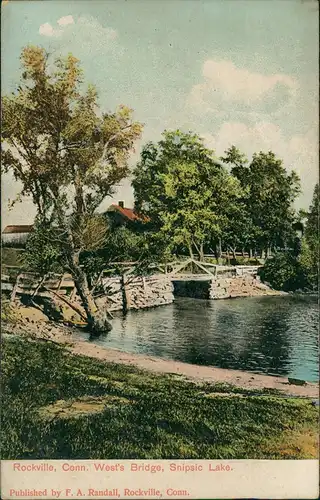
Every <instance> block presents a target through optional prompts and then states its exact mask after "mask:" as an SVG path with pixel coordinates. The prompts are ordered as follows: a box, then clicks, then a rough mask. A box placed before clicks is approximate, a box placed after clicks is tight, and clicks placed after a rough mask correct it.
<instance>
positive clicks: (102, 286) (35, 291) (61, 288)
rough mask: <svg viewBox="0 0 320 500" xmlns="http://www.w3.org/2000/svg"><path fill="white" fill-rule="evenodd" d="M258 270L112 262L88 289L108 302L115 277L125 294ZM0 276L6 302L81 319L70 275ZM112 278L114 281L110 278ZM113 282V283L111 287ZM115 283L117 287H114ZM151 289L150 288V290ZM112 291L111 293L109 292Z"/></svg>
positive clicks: (191, 262) (16, 272)
mask: <svg viewBox="0 0 320 500" xmlns="http://www.w3.org/2000/svg"><path fill="white" fill-rule="evenodd" d="M259 267H261V266H220V265H217V264H212V263H209V262H200V261H197V260H195V259H185V260H176V261H173V262H170V263H166V264H149V265H148V266H145V268H144V267H143V266H141V263H139V262H114V263H111V264H110V265H109V266H108V268H107V269H104V270H103V271H102V272H101V273H100V274H99V276H98V277H97V279H96V280H95V282H94V283H93V284H92V286H91V292H92V295H93V297H94V299H95V300H97V299H98V298H101V297H103V296H104V297H105V298H108V299H109V302H110V303H111V309H110V310H112V308H113V306H112V302H114V300H115V299H116V297H117V294H119V286H120V285H119V283H118V282H117V280H119V277H121V288H123V290H124V292H125V293H126V291H127V290H131V291H132V290H133V289H136V291H138V290H139V289H140V287H142V289H143V290H145V289H146V287H147V289H149V290H150V289H153V290H155V289H157V288H158V289H161V288H162V284H165V283H168V282H169V283H170V281H171V283H174V282H179V281H185V282H187V281H215V280H216V279H218V278H219V277H222V276H223V277H228V278H232V277H237V276H238V277H239V276H256V275H257V273H258V269H259ZM3 269H4V271H5V272H4V274H2V275H1V286H2V291H3V292H7V293H8V294H10V300H11V301H15V299H16V298H17V297H19V296H20V297H21V296H29V302H30V303H34V299H35V297H36V296H38V297H47V298H51V299H54V300H58V301H60V302H62V303H64V304H65V305H67V306H69V307H70V308H72V309H74V310H75V311H76V312H77V313H78V314H80V316H81V317H82V318H85V314H84V311H83V309H82V304H81V300H80V298H79V297H78V294H77V291H76V287H75V284H74V281H73V279H72V276H71V275H70V274H66V273H64V274H54V273H49V274H47V275H45V276H41V275H39V274H35V273H29V272H25V271H21V270H20V269H19V268H16V267H14V266H3ZM113 277H114V278H113ZM113 282H114V283H113ZM116 282H117V283H116ZM150 287H151V288H150ZM113 288H114V289H113Z"/></svg>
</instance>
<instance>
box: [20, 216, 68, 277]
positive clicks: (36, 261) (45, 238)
mask: <svg viewBox="0 0 320 500" xmlns="http://www.w3.org/2000/svg"><path fill="white" fill-rule="evenodd" d="M59 236H60V235H59V231H58V229H57V228H55V227H54V226H52V225H51V224H50V223H48V222H47V221H46V220H45V219H43V218H41V217H38V218H37V219H36V222H35V224H34V227H33V231H32V232H31V233H30V235H29V236H28V239H27V242H26V248H25V252H24V254H23V263H24V266H25V268H26V269H27V270H29V271H32V272H35V273H39V274H40V275H42V276H44V275H45V274H47V273H50V272H53V273H62V272H63V271H64V270H65V254H64V250H63V246H62V244H61V240H60V239H59Z"/></svg>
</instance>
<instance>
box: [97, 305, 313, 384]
mask: <svg viewBox="0 0 320 500" xmlns="http://www.w3.org/2000/svg"><path fill="white" fill-rule="evenodd" d="M318 322H319V310H318V303H317V299H316V298H314V297H308V296H304V297H303V296H283V297H253V298H238V299H228V300H217V301H214V300H211V301H207V300H199V299H185V298H177V299H176V301H175V303H174V304H172V305H168V306H162V307H158V308H155V309H149V310H140V311H132V312H129V313H128V315H127V316H126V317H125V318H123V317H122V316H121V315H119V316H117V317H115V318H114V319H113V320H112V325H113V330H112V331H111V332H110V333H109V334H107V335H105V336H103V337H102V338H99V339H98V340H94V342H95V343H97V344H100V345H103V346H105V347H111V348H117V349H121V350H122V351H125V352H130V353H140V354H146V355H151V356H159V357H161V358H166V359H174V360H178V361H184V362H187V363H192V364H197V365H209V366H216V367H220V368H233V369H239V370H246V371H252V372H256V373H264V374H269V375H280V376H289V377H290V376H291V377H295V378H301V379H304V380H308V381H317V380H318V378H319V365H318V354H319V351H318V347H319V342H318V341H319V338H318Z"/></svg>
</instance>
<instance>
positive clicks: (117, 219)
mask: <svg viewBox="0 0 320 500" xmlns="http://www.w3.org/2000/svg"><path fill="white" fill-rule="evenodd" d="M105 215H106V216H108V218H109V221H110V222H111V224H112V225H113V226H114V227H117V226H123V225H125V226H128V227H131V228H135V229H139V228H142V227H143V226H144V225H145V224H146V223H147V222H149V219H148V218H147V217H144V216H141V215H139V214H137V213H136V211H135V210H134V209H133V208H127V207H125V206H124V201H119V202H118V204H115V203H114V204H112V205H111V206H110V207H109V208H108V210H107V211H106V212H105Z"/></svg>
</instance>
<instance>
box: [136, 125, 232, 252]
mask: <svg viewBox="0 0 320 500" xmlns="http://www.w3.org/2000/svg"><path fill="white" fill-rule="evenodd" d="M132 185H133V188H134V193H135V206H136V209H137V210H138V211H139V212H141V213H143V214H145V215H147V216H148V217H149V218H150V220H151V221H152V224H153V230H154V232H155V233H156V232H158V235H159V236H158V237H159V241H161V240H162V241H163V242H165V244H166V248H167V250H168V249H169V251H170V250H174V249H177V248H179V247H180V248H183V249H187V251H188V252H189V254H190V256H191V257H192V258H193V257H194V254H197V255H198V256H199V259H200V260H202V259H203V257H204V247H205V245H206V244H209V242H210V241H211V240H212V238H215V239H217V238H218V237H219V236H221V230H222V224H223V220H224V213H225V212H226V207H227V205H228V204H229V203H230V202H231V200H232V198H237V197H238V196H239V195H240V186H239V182H238V181H237V180H236V179H234V178H232V177H231V176H230V175H228V173H227V171H226V170H225V169H224V167H222V166H221V165H220V163H219V162H218V161H217V159H216V158H215V156H214V152H213V151H211V150H209V149H207V148H206V147H205V146H204V144H203V141H202V139H201V138H200V137H199V136H197V135H196V134H193V133H191V132H189V133H183V132H181V131H179V130H176V131H174V132H168V131H165V132H164V133H163V139H162V140H161V141H159V143H158V144H155V143H152V142H150V143H148V144H147V145H146V146H145V147H144V148H143V151H142V153H141V160H140V162H139V163H138V165H137V167H136V168H135V170H134V179H133V182H132Z"/></svg>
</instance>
